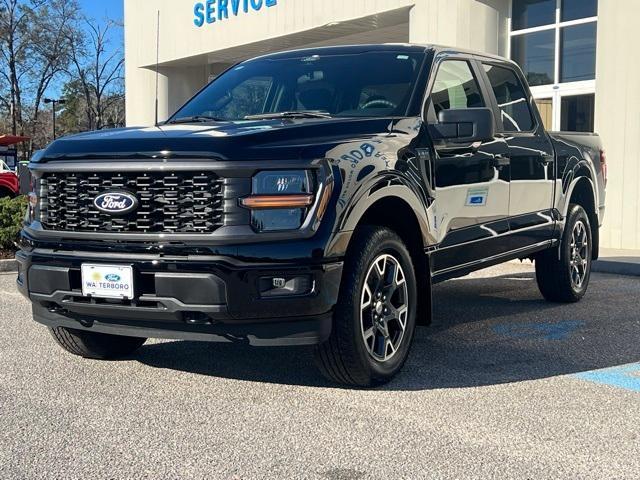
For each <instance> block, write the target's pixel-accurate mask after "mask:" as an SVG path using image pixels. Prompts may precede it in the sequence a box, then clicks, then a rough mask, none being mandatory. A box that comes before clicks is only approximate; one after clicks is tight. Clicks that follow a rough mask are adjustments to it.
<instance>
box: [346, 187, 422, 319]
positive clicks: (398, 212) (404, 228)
mask: <svg viewBox="0 0 640 480" xmlns="http://www.w3.org/2000/svg"><path fill="white" fill-rule="evenodd" d="M364 225H369V226H379V227H386V228H389V229H391V230H393V231H394V232H396V233H397V234H398V236H399V237H400V238H401V239H402V241H403V242H404V243H405V245H406V246H407V249H408V250H409V253H410V255H411V260H412V262H413V266H414V269H415V274H416V281H417V289H418V292H422V294H419V295H418V312H417V317H416V318H417V322H418V324H422V325H425V324H428V323H430V321H431V269H430V264H429V256H428V255H427V254H426V252H425V246H426V245H425V234H424V227H426V220H423V221H421V220H420V218H419V215H418V214H417V213H416V211H415V208H414V207H413V206H412V205H410V203H409V202H407V201H406V200H405V199H404V198H401V197H399V196H397V195H386V196H381V197H380V198H378V199H377V200H375V201H373V202H371V203H370V204H369V205H368V207H367V208H366V210H364V211H363V212H362V214H361V215H360V216H359V218H358V221H357V223H356V225H355V228H354V230H356V229H357V228H359V227H361V226H364Z"/></svg>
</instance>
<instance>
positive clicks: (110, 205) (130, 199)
mask: <svg viewBox="0 0 640 480" xmlns="http://www.w3.org/2000/svg"><path fill="white" fill-rule="evenodd" d="M93 204H94V205H95V206H96V208H97V209H98V210H100V211H101V212H103V213H110V214H111V215H124V214H125V213H129V212H132V211H133V210H135V209H136V208H137V207H138V199H137V198H136V197H135V196H133V195H131V194H130V193H127V192H105V193H102V194H100V195H98V196H97V197H96V198H95V199H94V200H93Z"/></svg>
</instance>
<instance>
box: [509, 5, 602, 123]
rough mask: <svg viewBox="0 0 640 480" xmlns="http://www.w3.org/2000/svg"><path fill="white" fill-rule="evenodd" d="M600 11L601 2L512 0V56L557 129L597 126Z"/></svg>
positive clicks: (546, 116) (547, 121) (547, 117)
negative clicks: (597, 63) (595, 117)
mask: <svg viewBox="0 0 640 480" xmlns="http://www.w3.org/2000/svg"><path fill="white" fill-rule="evenodd" d="M597 15H598V0H512V3H511V28H510V37H511V41H510V56H511V58H512V59H513V60H514V61H515V62H517V63H518V64H519V65H520V67H521V68H522V70H523V71H524V73H525V76H526V77H527V80H528V82H529V85H530V86H531V92H532V93H533V96H534V98H535V99H536V102H537V103H538V105H539V106H540V105H544V107H543V108H544V110H545V111H544V115H543V117H544V118H545V124H548V123H550V124H551V125H552V128H553V130H560V129H569V130H576V131H589V130H584V129H585V128H587V129H588V128H591V130H592V129H593V108H592V107H590V105H591V104H592V103H593V98H594V94H595V78H596V43H597V25H598V24H597V21H598V18H597ZM575 116H580V118H577V117H575Z"/></svg>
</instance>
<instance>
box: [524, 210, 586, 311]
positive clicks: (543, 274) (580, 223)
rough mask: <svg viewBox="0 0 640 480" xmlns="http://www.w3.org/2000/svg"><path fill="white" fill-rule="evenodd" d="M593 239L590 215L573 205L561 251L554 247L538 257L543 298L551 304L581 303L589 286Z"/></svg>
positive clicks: (537, 263) (538, 275)
mask: <svg viewBox="0 0 640 480" xmlns="http://www.w3.org/2000/svg"><path fill="white" fill-rule="evenodd" d="M585 242H586V243H585ZM592 251H593V240H592V233H591V224H590V222H589V216H588V215H587V212H585V210H584V208H582V207H581V206H580V205H575V204H571V205H570V206H569V214H568V215H567V221H566V224H565V229H564V234H563V235H562V242H561V244H560V252H559V255H558V249H556V248H553V249H550V250H547V251H546V252H543V253H541V254H539V255H538V256H537V257H536V260H535V264H536V279H537V281H538V287H539V288H540V292H541V293H542V296H543V297H544V298H545V299H547V300H548V301H550V302H563V303H573V302H578V301H580V299H582V297H584V295H585V293H587V288H588V287H589V280H590V278H591V263H592Z"/></svg>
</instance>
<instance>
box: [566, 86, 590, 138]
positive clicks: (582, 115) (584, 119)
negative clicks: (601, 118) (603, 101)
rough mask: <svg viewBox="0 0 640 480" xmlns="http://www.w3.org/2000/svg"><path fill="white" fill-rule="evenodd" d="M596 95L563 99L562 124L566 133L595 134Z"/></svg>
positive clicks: (567, 96) (570, 96)
mask: <svg viewBox="0 0 640 480" xmlns="http://www.w3.org/2000/svg"><path fill="white" fill-rule="evenodd" d="M595 99H596V97H595V95H593V94H591V95H566V96H564V97H562V124H561V128H560V129H561V130H564V131H565V132H593V126H594V125H593V124H594V119H595V115H594V109H595Z"/></svg>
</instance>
